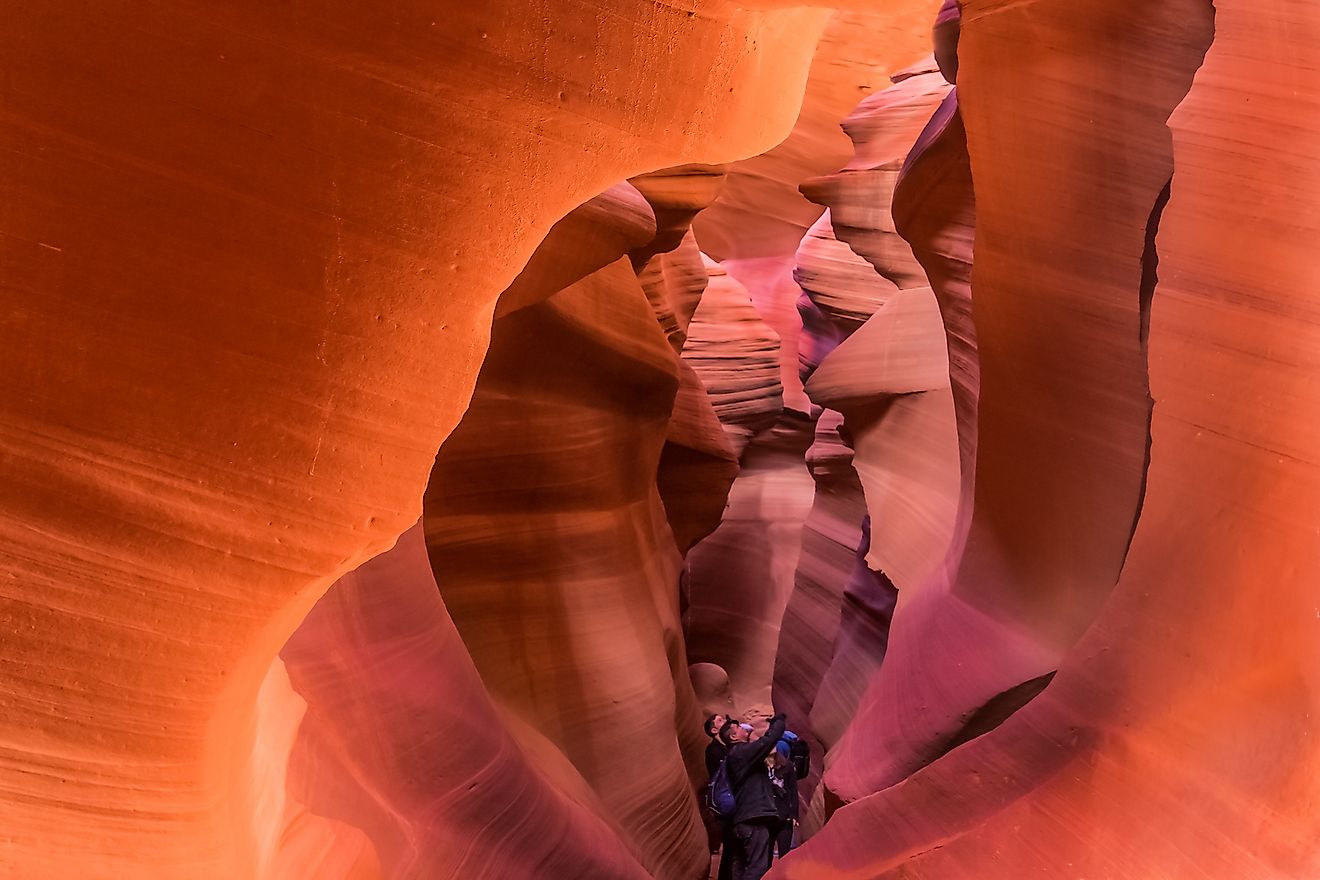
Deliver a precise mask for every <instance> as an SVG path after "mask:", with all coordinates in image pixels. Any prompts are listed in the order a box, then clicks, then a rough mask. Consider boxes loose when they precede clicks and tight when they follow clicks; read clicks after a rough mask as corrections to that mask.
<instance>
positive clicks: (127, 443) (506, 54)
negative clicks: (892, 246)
mask: <svg viewBox="0 0 1320 880" xmlns="http://www.w3.org/2000/svg"><path fill="white" fill-rule="evenodd" d="M605 8H606V7H605V5H603V4H587V5H583V4H577V3H559V2H552V3H550V4H549V5H546V6H543V7H541V8H538V9H537V10H536V11H535V12H534V13H529V10H528V8H527V6H526V5H525V4H521V3H513V2H507V0H496V2H493V3H467V4H443V5H439V6H438V5H437V4H435V3H433V2H432V3H417V2H407V0H406V2H403V3H401V4H395V5H394V6H392V7H391V9H390V10H389V13H388V14H386V15H382V14H381V12H380V10H378V9H373V8H368V7H365V6H363V5H362V4H356V3H344V2H331V3H328V4H321V5H320V6H318V7H317V8H316V9H315V10H309V9H308V8H305V7H303V6H299V5H271V4H254V3H238V4H226V5H224V6H214V5H208V6H203V5H199V4H196V3H188V2H184V0H170V2H164V3H157V4H152V5H149V6H144V7H134V8H133V9H131V10H130V9H128V8H127V7H122V6H118V5H113V4H111V5H105V4H101V5H80V6H79V7H78V8H76V9H74V8H70V7H63V8H61V7H59V6H52V5H36V6H31V7H28V8H25V9H23V10H14V12H13V14H12V15H9V16H7V20H6V26H5V29H4V36H3V37H0V41H3V44H2V45H3V51H2V54H3V56H4V58H5V71H6V72H5V78H4V84H3V86H2V88H3V95H4V99H3V102H2V105H3V109H2V110H0V114H2V115H3V121H4V124H3V126H0V131H2V132H3V133H2V134H0V144H2V145H3V150H0V155H3V156H4V158H3V159H0V188H3V190H4V192H5V210H4V216H3V218H2V219H0V227H2V228H0V231H2V232H3V236H0V241H3V245H0V248H2V249H3V250H2V251H0V263H2V264H3V267H4V277H5V282H6V285H7V290H8V291H9V294H8V297H7V301H6V308H5V310H4V318H3V319H2V320H3V322H4V327H5V334H4V335H5V339H6V345H5V346H4V349H3V353H0V375H3V376H4V381H5V386H6V388H8V389H11V391H10V392H8V393H6V394H5V395H4V396H3V399H2V400H0V425H4V426H5V427H4V440H3V449H4V453H3V454H4V456H5V466H4V468H3V469H0V498H3V499H5V501H4V505H5V506H4V517H3V526H0V528H2V529H3V535H4V537H3V544H4V547H5V553H4V554H3V555H4V562H3V563H0V566H3V571H2V573H0V582H3V583H4V584H6V586H5V587H3V588H2V589H0V631H3V633H4V635H5V655H6V661H7V664H8V665H7V666H6V670H7V671H6V672H5V673H4V675H3V678H0V699H2V700H3V702H4V704H5V711H4V712H3V713H0V742H3V743H4V744H5V750H6V754H7V756H8V757H7V758H6V760H5V761H4V762H3V764H0V789H3V790H4V791H5V792H9V793H10V794H9V795H7V796H6V797H5V798H4V799H3V802H2V803H0V827H3V828H4V829H5V836H6V845H5V847H4V848H3V850H0V873H9V874H13V875H17V876H43V875H49V876H82V877H113V878H137V877H171V878H173V877H189V878H196V880H206V878H212V877H215V878H225V880H231V878H235V877H250V876H253V873H254V871H255V870H256V868H257V866H258V865H260V864H266V863H268V861H269V860H268V859H267V857H266V855H264V854H262V853H260V852H258V849H259V844H258V841H259V840H265V839H267V834H266V832H265V831H262V830H259V829H256V828H254V827H253V825H252V821H253V820H252V817H253V815H254V806H255V804H256V803H258V802H259V800H260V799H261V797H262V795H261V794H260V791H261V790H262V789H263V788H264V787H266V786H268V785H269V781H268V780H264V779H257V778H255V777H254V764H253V759H252V757H251V756H250V752H251V748H252V745H253V742H254V737H255V727H254V713H255V709H254V707H255V705H256V694H257V691H258V687H259V684H260V682H261V680H262V678H263V676H264V675H265V673H266V670H267V669H268V667H269V665H270V662H271V660H272V658H273V657H274V656H275V654H276V652H277V651H278V650H279V648H280V647H281V646H282V645H283V644H284V642H285V641H286V639H287V638H288V636H289V634H290V633H291V632H292V631H293V630H294V628H295V627H296V625H297V623H298V621H299V620H301V619H302V617H303V616H304V615H305V614H306V612H307V611H308V610H309V609H310V608H311V606H312V605H313V604H314V602H315V601H316V599H317V597H318V596H319V595H320V594H321V593H322V592H324V590H325V589H326V588H327V587H328V586H329V585H330V584H331V583H333V582H334V581H335V580H336V579H337V578H338V577H340V576H341V575H342V574H344V573H345V572H347V571H350V570H352V569H354V568H355V567H357V565H358V564H359V563H361V562H362V561H364V560H365V559H367V558H369V557H371V556H373V555H375V554H377V553H379V552H380V551H382V550H384V549H385V548H387V547H388V546H390V545H391V543H392V542H393V541H394V539H395V537H396V536H397V535H398V534H400V533H401V532H402V531H403V530H404V529H405V528H406V527H407V526H408V525H409V524H410V523H411V522H412V521H414V520H415V519H416V517H417V515H418V512H419V499H420V496H421V489H422V486H423V484H424V482H425V479H426V475H427V473H428V472H429V469H430V466H431V460H432V458H433V456H434V454H435V451H436V448H437V447H438V446H439V444H440V442H441V440H442V439H443V438H444V436H445V435H446V433H447V432H448V431H449V429H450V428H451V427H452V426H453V425H454V424H456V423H457V421H458V419H459V416H460V415H461V413H462V411H463V409H464V407H465V406H466V403H467V398H468V395H469V393H470V391H471V388H472V385H473V382H474V380H475V378H476V374H477V369H478V366H479V364H480V362H481V357H482V353H483V349H484V340H485V338H486V335H487V333H488V328H489V320H490V314H491V311H492V308H493V306H494V301H495V298H496V296H497V294H498V292H499V291H501V290H502V289H504V288H505V287H506V286H507V285H508V284H509V282H510V281H512V280H513V278H514V276H516V275H517V273H518V271H519V269H520V268H521V266H522V265H523V264H524V263H525V262H526V260H527V258H528V256H529V255H530V254H531V252H532V250H533V248H534V247H535V245H536V243H537V242H538V241H539V240H540V239H541V238H542V237H543V235H544V233H545V231H546V230H547V229H548V228H549V227H550V225H551V224H552V223H553V222H554V221H555V220H556V219H557V218H559V217H562V216H563V215H564V214H565V213H566V212H567V211H568V210H570V209H571V208H572V207H573V206H575V205H578V204H581V203H582V202H583V201H584V200H585V199H587V198H588V197H590V196H591V195H593V194H594V193H598V192H600V191H602V190H603V189H604V188H605V187H607V186H609V185H611V184H612V183H614V182H616V181H618V180H620V179H623V178H626V177H628V176H631V175H634V174H638V173H640V172H643V171H647V170H649V169H652V168H656V167H664V166H669V165H674V164H677V163H681V162H688V161H705V162H720V161H727V160H731V159H735V158H739V157H742V156H747V155H752V154H755V153H758V152H760V151H763V150H764V149H766V148H768V147H769V146H771V145H772V144H774V143H775V142H776V141H777V140H779V139H780V138H781V137H782V136H783V134H784V133H785V132H786V131H787V130H788V129H789V128H790V127H791V124H792V121H793V118H794V116H795V114H796V111H797V96H798V95H800V94H801V89H802V85H803V82H804V81H805V73H806V67H807V62H808V60H809V56H810V52H811V47H812V44H813V42H814V39H815V36H816V35H817V34H818V33H819V28H820V27H821V26H823V24H824V18H825V13H822V12H820V11H817V10H795V9H769V8H767V9H755V10H752V11H745V10H744V9H742V8H741V7H737V6H734V5H732V4H730V3H724V2H715V3H710V4H703V6H702V10H701V14H700V15H696V14H694V12H693V11H692V10H689V9H687V8H683V6H682V4H675V5H671V4H668V3H662V4H656V3H653V2H649V0H647V2H642V0H637V2H624V3H611V4H609V5H608V15H604V14H603V10H605ZM107 658H112V659H107ZM126 817H132V818H131V819H126Z"/></svg>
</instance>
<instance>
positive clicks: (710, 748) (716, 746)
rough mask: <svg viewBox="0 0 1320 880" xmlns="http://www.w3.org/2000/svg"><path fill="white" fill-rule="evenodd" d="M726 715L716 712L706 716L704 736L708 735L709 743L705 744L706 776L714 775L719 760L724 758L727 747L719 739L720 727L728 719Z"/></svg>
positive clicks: (718, 766) (718, 765) (718, 767)
mask: <svg viewBox="0 0 1320 880" xmlns="http://www.w3.org/2000/svg"><path fill="white" fill-rule="evenodd" d="M729 720H730V719H729V716H728V715H722V714H720V713H719V712H716V713H715V714H714V715H708V716H707V717H706V736H708V737H710V743H709V744H707V746H706V776H707V778H709V777H711V776H714V775H715V771H716V770H718V769H720V762H721V761H723V760H724V755H725V753H727V752H728V747H726V746H725V745H724V743H723V742H722V741H721V740H720V728H722V727H723V726H724V723H725V722H726V721H729Z"/></svg>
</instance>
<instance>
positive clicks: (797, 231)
mask: <svg viewBox="0 0 1320 880" xmlns="http://www.w3.org/2000/svg"><path fill="white" fill-rule="evenodd" d="M834 5H837V6H839V7H841V8H840V11H838V12H836V13H835V14H834V15H833V17H831V19H830V21H829V24H828V25H827V26H826V28H825V32H824V33H823V34H822V35H821V39H820V43H819V45H818V46H817V49H816V56H815V59H814V60H813V62H812V65H811V71H810V74H809V76H808V79H807V89H806V94H805V95H804V97H803V101H802V110H801V112H800V113H799V114H798V118H797V123H796V124H795V125H794V126H793V131H792V133H790V134H789V136H788V138H787V139H786V140H785V141H784V142H783V143H781V144H780V145H778V146H777V147H775V148H774V149H773V150H770V151H769V152H766V153H764V154H762V155H759V156H753V157H751V158H748V159H745V160H743V161H741V162H736V163H733V164H732V165H730V166H729V167H728V174H727V180H726V182H725V185H724V187H723V188H722V190H721V191H720V194H719V196H718V198H717V199H716V200H715V202H714V204H712V205H711V206H710V207H709V208H707V209H706V210H705V211H703V212H702V213H701V214H700V215H699V216H698V217H697V218H696V220H695V222H694V229H695V231H696V236H697V240H698V242H699V243H700V245H701V248H702V250H703V251H704V252H705V253H706V254H708V255H709V256H711V257H712V258H713V259H715V260H718V261H719V262H720V264H721V265H722V266H723V268H724V270H725V271H726V272H728V273H729V274H730V275H731V276H732V277H734V278H735V279H737V281H738V282H739V283H740V284H742V285H743V286H744V287H745V288H746V289H747V291H748V293H749V295H750V296H751V298H752V301H753V302H754V303H755V304H756V307H757V310H758V311H759V312H760V313H761V315H762V317H763V318H764V320H765V321H766V322H767V323H768V324H769V325H770V326H771V327H772V328H773V329H774V331H775V333H777V334H778V335H779V337H780V338H781V339H782V340H783V343H784V344H783V347H782V348H781V350H780V353H781V360H780V373H781V375H780V381H781V383H782V384H783V386H784V395H785V401H786V402H787V404H788V405H789V406H790V407H792V408H794V409H797V410H800V411H804V412H805V411H807V409H808V406H809V405H808V403H807V400H806V398H805V397H804V396H803V394H802V385H801V381H800V379H799V377H798V371H797V362H796V360H795V359H794V357H793V353H794V351H795V350H796V348H797V346H798V341H797V334H798V330H799V328H800V327H801V321H800V319H799V317H798V315H797V312H796V309H795V304H796V302H797V297H798V288H797V286H796V285H795V284H794V283H793V278H792V271H793V267H794V253H795V251H796V250H797V247H798V243H799V241H800V240H801V239H802V236H803V234H804V233H805V232H806V231H807V229H808V228H809V227H810V226H811V225H812V223H813V222H815V220H816V219H817V218H818V217H819V216H820V214H821V209H820V207H819V206H818V205H816V204H813V203H811V202H810V201H808V200H807V199H806V198H804V197H803V196H802V194H801V193H800V192H799V191H798V187H799V185H800V184H801V183H802V182H803V181H805V180H808V179H810V178H812V177H815V176H817V175H821V174H828V173H830V172H832V171H835V170H837V169H838V168H839V167H840V166H841V165H843V164H844V163H845V162H847V161H848V159H849V157H850V156H851V155H852V145H851V144H850V143H849V140H848V138H847V137H846V136H845V135H844V133H843V131H841V130H840V128H839V123H840V121H841V120H843V118H844V117H845V116H847V115H848V114H849V113H850V112H852V110H853V107H854V106H855V105H856V104H857V102H858V100H860V99H861V98H863V97H865V96H866V95H868V94H870V93H871V92H873V91H877V90H880V89H883V88H885V87H886V86H888V85H889V75H890V74H891V73H892V72H893V71H895V70H897V69H899V68H902V67H904V66H906V65H908V64H911V63H912V62H913V61H916V60H917V59H919V58H921V57H922V56H923V55H925V54H927V53H929V51H930V22H931V20H932V17H933V16H934V15H935V11H936V9H937V8H938V6H939V4H938V2H935V0H897V2H889V3H883V4H882V3H869V2H860V3H852V4H845V3H838V4H834ZM844 7H851V8H844Z"/></svg>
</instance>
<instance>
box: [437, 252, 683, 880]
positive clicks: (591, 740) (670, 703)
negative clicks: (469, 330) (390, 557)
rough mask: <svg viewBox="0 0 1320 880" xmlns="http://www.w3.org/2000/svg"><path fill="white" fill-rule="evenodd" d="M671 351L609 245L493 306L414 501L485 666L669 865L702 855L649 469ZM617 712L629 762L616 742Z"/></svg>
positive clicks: (495, 688) (520, 711) (668, 388)
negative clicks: (482, 347)
mask: <svg viewBox="0 0 1320 880" xmlns="http://www.w3.org/2000/svg"><path fill="white" fill-rule="evenodd" d="M678 366H679V361H678V357H677V356H676V355H675V353H674V351H673V349H672V348H670V346H669V344H668V343H667V341H666V339H665V337H664V334H663V333H662V332H661V330H660V326H659V324H658V323H657V321H656V318H655V315H654V314H653V313H652V311H651V309H650V307H649V305H648V303H647V301H646V298H645V295H644V294H643V293H642V290H641V287H640V285H639V283H638V281H637V278H636V276H635V275H634V274H633V270H632V267H631V265H630V264H629V262H628V260H627V259H626V258H625V259H621V260H619V261H618V262H616V263H614V264H612V265H611V266H609V267H607V268H606V269H604V270H602V271H600V272H597V273H595V274H594V275H591V276H589V277H588V278H586V279H585V280H583V281H582V282H579V283H578V284H576V285H573V286H571V287H569V288H567V289H566V290H564V291H561V292H560V293H558V294H556V295H555V296H553V297H551V298H550V299H548V300H546V301H544V302H542V303H539V304H537V305H535V306H531V307H528V308H525V309H522V310H519V311H517V312H514V313H513V314H511V315H509V316H508V317H506V318H502V319H500V320H499V321H497V322H496V323H495V326H494V328H493V332H492V337H491V346H490V350H489V352H488V354H487V356H486V361H485V364H484V365H483V367H482V373H481V376H480V378H479V379H478V381H477V388H476V391H475V393H474V394H473V398H472V402H471V404H470V405H469V407H468V411H467V413H466V414H465V416H464V418H463V421H462V422H461V423H460V424H459V426H458V427H457V428H456V429H455V430H454V432H453V433H452V434H451V435H450V437H449V439H448V440H447V441H446V442H445V446H444V448H443V449H442V450H441V452H440V454H439V456H438V457H437V459H436V463H435V469H434V470H433V472H432V475H431V482H430V486H429V487H428V489H427V494H426V501H425V510H426V513H425V517H424V526H425V530H426V540H427V546H428V549H429V552H430V556H431V563H432V565H433V567H434V570H435V576H436V581H437V583H439V585H440V593H441V595H442V596H443V597H444V600H445V604H446V606H447V607H448V609H449V612H450V614H451V615H452V617H453V620H454V623H455V625H456V626H457V628H458V631H459V633H460V634H461V635H462V637H463V641H464V643H465V644H466V645H467V647H468V649H469V651H470V653H471V655H472V659H473V662H474V663H475V665H476V668H477V670H478V671H479V673H480V674H481V678H482V680H483V681H484V682H485V684H486V686H487V687H488V688H489V689H490V691H491V693H492V694H493V695H494V696H495V698H496V699H497V700H498V701H499V702H500V703H501V704H502V706H503V707H505V708H506V709H507V710H508V711H509V712H511V713H513V714H514V715H515V716H517V717H518V718H520V719H521V720H522V721H524V722H525V723H527V724H529V725H531V726H532V727H534V728H536V729H537V730H539V731H541V732H542V733H543V734H544V735H545V737H546V738H547V739H548V740H549V741H550V742H551V743H553V744H554V745H555V747H556V748H557V749H559V750H560V751H561V752H562V753H563V754H564V755H566V756H567V758H568V759H569V761H571V762H572V764H573V765H574V766H575V767H576V768H577V769H578V771H579V772H580V773H581V774H582V776H583V777H584V778H585V779H586V780H587V782H588V783H589V784H590V785H591V787H592V789H593V790H594V791H595V792H596V793H597V795H598V796H599V797H600V799H601V801H602V802H603V803H604V805H605V808H606V810H607V811H608V815H609V817H610V818H611V819H612V821H614V822H616V823H617V824H618V825H619V826H620V827H621V828H622V829H623V832H624V834H625V835H626V839H627V840H628V841H629V844H630V846H631V847H633V848H634V849H635V850H636V851H637V852H638V853H639V857H640V859H641V861H642V864H643V865H644V866H645V867H646V869H647V870H648V871H650V872H651V873H653V874H654V875H656V876H659V877H667V878H675V880H677V878H690V877H692V876H694V874H696V873H699V872H700V871H701V870H703V866H704V865H705V864H706V861H707V852H706V839H705V832H704V830H702V826H701V821H700V818H699V816H698V814H697V805H696V800H695V799H694V798H693V796H692V786H693V780H692V779H691V778H690V777H689V774H688V765H687V763H685V756H684V754H683V749H684V748H685V749H687V756H686V758H687V759H688V760H690V761H691V763H692V765H693V766H694V767H699V766H700V750H701V748H702V747H703V743H702V742H701V740H702V734H701V729H700V717H699V714H698V710H697V708H696V703H695V698H694V696H693V693H692V690H691V686H690V684H689V683H688V677H687V665H688V664H687V658H686V657H685V656H684V654H683V650H682V635H681V633H680V630H679V621H678V567H679V562H680V557H679V554H678V549H677V547H676V546H675V543H674V538H673V536H672V534H671V532H670V527H669V524H668V521H667V519H666V516H665V510H664V508H663V506H662V504H661V500H660V495H659V493H658V491H657V489H656V485H655V474H656V470H657V467H658V465H659V461H660V455H661V449H662V446H663V444H664V443H665V439H666V436H667V433H668V429H669V425H670V419H671V410H672V408H673V401H674V395H675V393H676V391H677V390H678V387H679V378H678ZM624 727H626V728H627V729H628V730H629V731H630V734H629V735H630V737H631V738H639V739H640V740H642V741H644V742H646V743H647V748H646V760H645V761H644V762H640V763H639V761H638V754H637V753H636V751H635V750H632V749H623V748H619V745H618V736H619V730H621V729H623V728H624ZM680 737H681V738H682V746H680Z"/></svg>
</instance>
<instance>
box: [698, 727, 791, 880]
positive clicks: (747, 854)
mask: <svg viewBox="0 0 1320 880" xmlns="http://www.w3.org/2000/svg"><path fill="white" fill-rule="evenodd" d="M784 722H785V717H784V715H783V714H782V713H777V714H775V715H774V716H773V717H772V718H771V719H770V728H769V729H768V730H767V731H766V732H765V736H762V737H760V738H759V739H755V740H754V739H752V738H751V732H750V731H749V730H747V729H746V728H745V727H743V726H741V725H738V724H736V723H734V722H725V724H724V727H723V728H721V729H720V739H721V740H722V741H723V742H724V744H725V745H726V746H727V747H728V749H729V752H728V755H727V756H726V757H725V759H724V771H725V773H726V774H727V775H728V780H729V787H730V788H731V789H732V791H733V800H734V806H733V836H734V838H735V840H736V841H737V848H736V849H737V852H736V853H735V864H734V869H733V880H760V878H761V877H763V876H765V873H766V872H767V871H769V870H770V845H771V840H770V838H771V835H772V834H773V833H774V831H775V829H776V827H777V826H778V823H779V810H778V808H777V807H776V806H775V797H774V789H773V786H772V784H771V781H770V773H769V770H768V768H767V767H766V763H765V759H766V758H768V757H769V756H770V753H771V752H773V751H774V749H775V744H776V743H777V742H779V740H780V738H781V737H782V736H783V735H784ZM712 788H713V786H712Z"/></svg>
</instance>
